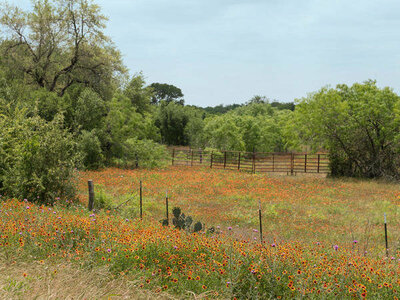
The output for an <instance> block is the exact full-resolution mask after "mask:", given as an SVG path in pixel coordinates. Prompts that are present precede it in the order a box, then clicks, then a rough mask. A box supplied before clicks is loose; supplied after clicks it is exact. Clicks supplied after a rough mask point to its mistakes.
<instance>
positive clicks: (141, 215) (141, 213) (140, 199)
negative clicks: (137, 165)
mask: <svg viewBox="0 0 400 300" xmlns="http://www.w3.org/2000/svg"><path fill="white" fill-rule="evenodd" d="M142 190H143V189H142V181H141V180H140V193H139V194H140V198H139V201H140V202H139V205H140V219H142V218H143V210H142V203H143V202H142Z"/></svg>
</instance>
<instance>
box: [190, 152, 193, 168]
mask: <svg viewBox="0 0 400 300" xmlns="http://www.w3.org/2000/svg"><path fill="white" fill-rule="evenodd" d="M190 151H191V152H192V159H191V161H190V166H191V167H193V149H190Z"/></svg>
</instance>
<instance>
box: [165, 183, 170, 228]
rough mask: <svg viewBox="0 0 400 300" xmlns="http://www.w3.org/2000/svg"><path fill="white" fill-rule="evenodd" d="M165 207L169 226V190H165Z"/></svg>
mask: <svg viewBox="0 0 400 300" xmlns="http://www.w3.org/2000/svg"><path fill="white" fill-rule="evenodd" d="M165 209H166V212H167V226H169V216H168V190H167V191H166V192H165Z"/></svg>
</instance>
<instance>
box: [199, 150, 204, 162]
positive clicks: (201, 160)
mask: <svg viewBox="0 0 400 300" xmlns="http://www.w3.org/2000/svg"><path fill="white" fill-rule="evenodd" d="M202 163H203V149H200V164H202Z"/></svg>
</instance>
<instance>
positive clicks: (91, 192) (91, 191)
mask: <svg viewBox="0 0 400 300" xmlns="http://www.w3.org/2000/svg"><path fill="white" fill-rule="evenodd" d="M88 188H89V203H88V209H89V210H93V208H94V184H93V180H92V179H90V180H89V181H88Z"/></svg>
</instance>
